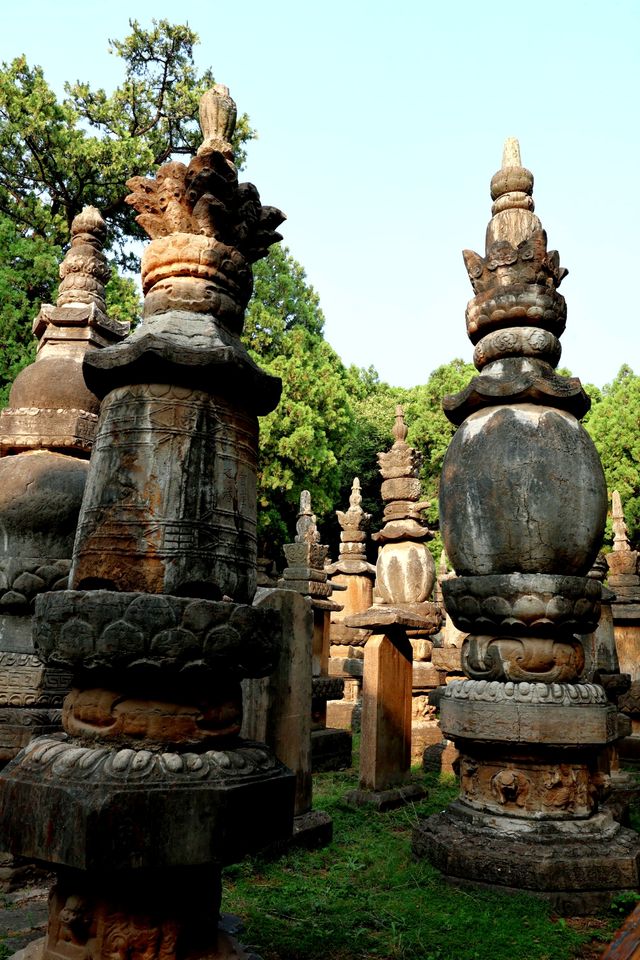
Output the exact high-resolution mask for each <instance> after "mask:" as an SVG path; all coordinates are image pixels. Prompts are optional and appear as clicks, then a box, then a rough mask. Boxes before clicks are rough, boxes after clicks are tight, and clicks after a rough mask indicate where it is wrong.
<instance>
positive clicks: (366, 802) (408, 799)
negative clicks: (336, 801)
mask: <svg viewBox="0 0 640 960" xmlns="http://www.w3.org/2000/svg"><path fill="white" fill-rule="evenodd" d="M426 795H427V792H426V790H425V789H424V787H421V786H420V785H419V784H417V783H406V784H404V785H403V786H400V787H391V788H390V789H388V790H351V791H350V792H349V793H347V794H346V795H345V800H346V802H347V803H348V804H350V805H351V806H352V807H373V808H374V810H377V811H378V813H385V812H386V811H387V810H395V809H396V808H397V807H403V806H405V805H406V804H407V803H417V802H418V801H419V800H423V799H424V798H425V796H426Z"/></svg>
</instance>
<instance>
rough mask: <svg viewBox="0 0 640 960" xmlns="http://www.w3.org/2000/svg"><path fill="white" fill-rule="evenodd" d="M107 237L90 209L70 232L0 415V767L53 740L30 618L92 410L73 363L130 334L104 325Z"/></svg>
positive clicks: (61, 568) (124, 327)
mask: <svg viewBox="0 0 640 960" xmlns="http://www.w3.org/2000/svg"><path fill="white" fill-rule="evenodd" d="M105 236H106V225H105V222H104V220H103V219H102V217H101V215H100V213H99V211H98V210H96V209H95V207H85V208H84V210H83V211H82V213H80V214H78V216H77V217H75V219H74V220H73V223H72V225H71V245H70V248H69V250H68V252H67V254H66V256H65V258H64V260H63V261H62V264H61V266H60V277H61V283H60V288H59V295H58V300H57V304H56V305H55V306H54V305H52V304H43V306H42V307H41V309H40V312H39V313H38V316H37V317H36V319H35V321H34V323H33V331H34V333H35V335H36V336H37V337H38V341H39V342H38V351H37V357H36V360H35V362H34V363H32V364H30V366H28V367H25V369H24V370H22V372H21V373H19V374H18V376H17V378H16V380H15V383H14V384H13V386H12V388H11V393H10V395H9V405H8V407H7V408H6V409H4V410H3V411H2V413H0V457H1V459H0V531H1V532H2V537H0V764H2V763H6V762H7V761H8V760H11V759H12V758H13V757H14V756H15V755H16V754H17V752H18V750H19V749H20V748H21V747H23V746H24V745H25V744H26V743H27V742H28V741H29V740H30V739H31V738H32V737H33V736H35V735H36V734H38V733H46V732H51V731H53V730H55V729H59V728H60V723H61V713H60V710H61V707H62V700H63V698H64V695H65V694H66V693H67V691H68V689H69V684H70V681H71V676H70V674H69V672H68V671H66V670H63V669H61V668H59V667H55V666H45V665H43V664H42V663H41V662H40V660H39V659H38V658H37V657H36V656H35V652H34V648H33V638H32V614H33V605H34V602H35V598H36V596H37V595H38V594H40V593H43V592H45V591H48V590H59V589H63V588H65V587H66V586H67V578H68V575H69V569H70V567H71V554H72V550H73V538H74V535H75V532H76V524H77V521H78V512H79V510H80V504H81V502H82V493H83V490H84V485H85V480H86V476H87V468H88V460H89V454H90V452H91V447H92V444H93V439H94V437H95V432H96V425H97V422H98V416H97V414H98V410H99V402H98V399H97V397H95V396H94V395H93V394H92V393H91V391H90V390H88V389H87V387H86V385H85V382H84V378H83V376H82V359H83V357H84V355H85V353H86V351H87V350H95V349H99V348H102V347H105V346H109V345H110V344H113V343H116V342H117V341H118V340H121V339H122V337H124V336H125V335H126V333H127V332H128V328H129V325H128V324H126V323H120V322H118V321H114V320H111V319H110V318H109V317H108V316H107V312H106V306H105V301H104V284H105V283H106V281H107V279H108V277H109V272H110V271H109V267H108V265H107V261H106V257H105V255H104V253H103V252H102V247H103V244H104V240H105Z"/></svg>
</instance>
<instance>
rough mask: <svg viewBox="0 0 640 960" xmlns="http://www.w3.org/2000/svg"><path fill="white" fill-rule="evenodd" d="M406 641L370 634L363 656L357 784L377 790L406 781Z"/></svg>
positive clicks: (408, 751) (408, 752) (408, 686)
mask: <svg viewBox="0 0 640 960" xmlns="http://www.w3.org/2000/svg"><path fill="white" fill-rule="evenodd" d="M412 680H413V674H412V651H411V644H410V643H409V641H408V640H407V639H406V637H403V635H402V634H401V633H400V634H398V635H397V636H396V637H394V639H393V640H392V639H391V638H390V637H389V636H387V635H386V634H383V633H379V634H373V635H372V636H371V637H370V639H369V642H368V643H367V646H366V647H365V656H364V687H363V694H362V699H363V702H362V721H361V723H362V739H361V746H360V788H361V789H363V790H373V791H375V792H379V791H381V790H387V789H389V788H391V787H395V786H398V785H400V784H403V783H404V782H406V780H407V779H408V776H409V768H410V758H411V687H412Z"/></svg>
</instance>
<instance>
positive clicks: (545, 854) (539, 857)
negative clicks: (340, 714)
mask: <svg viewBox="0 0 640 960" xmlns="http://www.w3.org/2000/svg"><path fill="white" fill-rule="evenodd" d="M412 850H413V854H414V856H416V857H426V858H427V859H428V860H429V861H430V862H431V863H432V864H433V865H434V866H435V867H437V869H439V870H441V871H442V873H444V874H445V876H446V877H447V879H449V880H452V881H453V882H455V883H460V884H468V885H471V886H474V885H477V886H484V887H486V886H496V887H499V888H507V889H510V890H526V891H528V892H531V893H534V894H537V895H538V896H541V897H543V898H544V899H545V900H548V901H549V902H551V904H552V905H553V907H554V908H555V909H556V910H558V911H559V912H561V913H570V914H588V913H592V912H594V911H595V910H597V909H599V908H602V907H605V906H606V905H607V904H608V903H609V902H610V900H611V897H612V896H613V895H614V893H616V892H617V891H619V890H627V889H633V888H635V887H637V885H638V879H639V877H638V872H639V864H640V837H638V834H637V833H635V831H632V830H628V829H625V828H624V827H621V826H620V825H619V824H618V823H616V822H615V821H614V820H613V818H612V817H611V816H610V815H609V814H604V813H597V814H594V815H593V816H591V817H587V818H585V819H576V820H569V821H562V822H558V821H550V820H535V821H523V820H518V819H515V818H512V817H508V816H497V815H493V814H488V813H479V812H477V811H475V810H473V809H472V808H471V807H469V806H468V805H467V804H465V803H463V802H461V801H456V802H455V803H453V804H451V806H450V807H449V808H448V810H446V811H444V812H443V813H440V814H436V815H435V816H432V817H429V818H428V819H427V820H424V821H422V822H421V823H420V824H419V825H418V826H417V827H416V828H415V830H414V833H413V842H412Z"/></svg>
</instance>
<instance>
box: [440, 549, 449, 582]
mask: <svg viewBox="0 0 640 960" xmlns="http://www.w3.org/2000/svg"><path fill="white" fill-rule="evenodd" d="M446 575H447V552H446V550H443V551H442V553H441V554H440V559H439V560H438V580H440V579H441V578H442V577H446Z"/></svg>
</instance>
